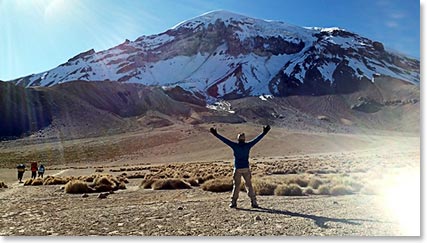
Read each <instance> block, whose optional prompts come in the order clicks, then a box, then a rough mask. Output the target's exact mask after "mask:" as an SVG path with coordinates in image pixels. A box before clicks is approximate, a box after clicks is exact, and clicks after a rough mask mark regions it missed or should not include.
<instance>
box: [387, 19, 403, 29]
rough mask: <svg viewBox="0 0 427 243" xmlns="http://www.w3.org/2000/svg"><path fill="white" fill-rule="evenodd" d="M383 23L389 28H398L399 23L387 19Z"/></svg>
mask: <svg viewBox="0 0 427 243" xmlns="http://www.w3.org/2000/svg"><path fill="white" fill-rule="evenodd" d="M385 25H386V26H387V27H389V28H399V27H400V25H399V23H398V22H396V21H392V20H390V21H387V22H386V23H385Z"/></svg>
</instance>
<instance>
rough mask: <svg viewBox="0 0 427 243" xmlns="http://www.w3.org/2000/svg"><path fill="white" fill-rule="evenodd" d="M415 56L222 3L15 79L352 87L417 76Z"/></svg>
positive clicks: (225, 94)
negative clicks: (265, 17) (244, 12)
mask: <svg viewBox="0 0 427 243" xmlns="http://www.w3.org/2000/svg"><path fill="white" fill-rule="evenodd" d="M419 67H420V63H419V61H418V60H414V59H412V58H408V57H406V56H404V55H397V54H395V53H394V52H388V51H387V49H386V48H385V47H384V46H383V44H382V43H380V42H377V41H373V40H370V39H368V38H365V37H362V36H359V35H357V34H356V33H352V32H349V31H346V30H344V29H340V28H336V27H333V28H320V27H310V28H307V27H299V26H295V25H291V24H286V23H283V22H279V21H267V20H261V19H255V18H251V17H247V16H243V15H240V14H235V13H232V12H228V11H224V10H220V11H212V12H208V13H205V14H203V15H200V16H198V17H195V18H193V19H190V20H187V21H184V22H182V23H180V24H178V25H176V26H175V27H173V28H171V29H169V30H167V31H165V32H163V33H160V34H157V35H151V36H141V37H139V38H137V39H136V40H135V41H129V40H126V41H125V42H123V43H122V44H120V45H118V46H115V47H112V48H110V49H108V50H105V51H99V52H95V51H94V50H89V51H86V52H82V53H80V54H78V55H76V56H75V57H73V58H70V59H69V60H68V61H67V62H66V63H64V64H61V65H59V66H58V67H56V68H54V69H51V70H49V71H47V72H43V73H40V74H34V75H30V76H26V77H23V78H19V79H16V80H14V82H15V83H16V84H18V85H22V86H52V85H55V84H59V83H63V82H69V81H74V80H87V81H103V80H110V81H118V82H127V83H143V84H146V85H156V86H164V87H175V86H180V87H182V88H183V89H185V90H187V91H191V92H193V93H194V94H198V95H203V96H205V97H207V99H208V100H211V99H213V100H215V99H218V98H223V99H232V98H238V97H243V96H260V95H275V96H287V95H295V94H310V95H313V94H314V95H316V94H317V95H320V94H332V93H349V92H354V91H357V90H358V89H359V88H360V87H366V86H367V85H369V84H370V83H372V81H373V78H374V77H377V76H379V75H382V76H387V77H391V78H394V79H399V80H403V81H405V82H410V83H413V84H419V80H420V77H419Z"/></svg>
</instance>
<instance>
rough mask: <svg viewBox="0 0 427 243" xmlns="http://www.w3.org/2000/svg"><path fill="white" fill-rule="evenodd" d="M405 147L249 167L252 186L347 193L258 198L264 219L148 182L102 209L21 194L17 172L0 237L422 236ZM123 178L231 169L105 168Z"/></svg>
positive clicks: (221, 199) (27, 190) (7, 193)
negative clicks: (314, 183)
mask: <svg viewBox="0 0 427 243" xmlns="http://www.w3.org/2000/svg"><path fill="white" fill-rule="evenodd" d="M397 140H398V139H397V138H396V141H397ZM404 141H405V143H402V145H401V146H400V149H399V146H397V145H398V144H399V143H396V144H395V146H391V145H390V144H387V146H385V147H382V148H381V147H378V148H376V149H375V151H372V150H358V151H351V152H331V153H311V154H304V155H298V154H295V155H289V156H275V157H258V158H256V159H255V160H252V171H253V174H254V180H255V181H256V180H264V181H267V182H269V183H271V184H274V183H278V184H280V183H281V182H280V181H283V180H285V179H286V178H288V179H289V178H290V176H294V177H295V176H300V177H301V178H303V179H304V178H306V179H307V180H308V179H313V178H315V179H316V178H317V179H319V180H321V181H323V183H324V185H327V183H330V185H331V188H329V189H332V185H334V183H335V184H337V183H338V182H339V183H341V184H340V185H341V186H345V187H346V188H348V189H347V191H344V193H324V192H322V191H321V189H320V187H319V188H317V189H314V190H313V191H312V192H309V191H308V190H307V189H308V187H310V185H304V183H301V184H299V185H300V187H301V189H303V192H304V193H303V194H302V196H278V195H258V202H259V205H260V206H261V208H260V209H252V208H250V202H249V199H248V198H247V196H246V195H245V193H244V192H241V193H240V199H239V201H238V208H237V209H229V208H228V203H229V197H230V192H221V193H217V192H211V191H205V190H203V189H202V187H201V186H193V187H192V189H183V190H152V189H143V188H141V187H140V184H141V181H142V180H143V179H142V178H133V179H129V183H128V184H127V185H126V187H127V188H126V189H125V190H119V191H115V192H114V193H113V194H110V195H108V197H107V198H106V199H98V194H99V193H90V194H88V195H89V196H88V197H86V198H84V197H82V194H67V193H65V192H64V189H63V186H61V185H42V186H23V185H22V184H18V183H16V182H15V179H14V178H13V177H14V175H15V173H14V170H12V169H2V170H1V175H2V178H4V179H3V180H4V181H6V184H8V185H9V188H6V189H0V202H1V206H0V215H1V216H0V217H1V220H0V235H150V236H155V235H191V236H198V235H204V236H217V235H236V236H237V235H239V236H242V235H243V236H248V235H251V236H252V235H263V236H266V235H298V236H303V235H304V236H305V235H318V236H320V235H337V236H343V235H344V236H350V235H368V236H384V235H417V234H419V232H420V231H419V229H420V228H419V219H420V218H419V208H420V207H419V194H417V193H419V159H420V158H419V144H418V146H417V142H418V141H419V140H418V138H413V139H408V138H406V140H404ZM410 141H411V142H410ZM411 143H412V144H411ZM411 148H412V149H411ZM95 168H96V167H95V166H93V167H92V166H86V167H82V168H76V167H73V168H71V167H66V166H64V168H58V169H57V170H52V169H51V170H50V171H48V173H47V174H48V175H49V174H51V175H53V174H55V175H57V176H81V175H89V174H93V173H95ZM98 169H99V167H98ZM124 171H125V173H126V174H127V175H128V176H129V175H131V174H134V173H140V174H143V175H145V177H146V178H148V176H147V175H155V174H156V173H157V175H158V174H159V173H163V174H162V175H163V177H165V175H166V178H168V176H167V174H168V173H175V172H176V174H173V175H169V177H180V176H183V174H185V173H187V172H188V174H189V176H191V175H190V174H191V173H192V172H194V171H197V173H200V172H204V173H205V174H206V173H207V174H209V173H210V174H212V175H213V176H214V177H215V178H218V177H221V178H230V176H231V165H230V162H229V161H212V162H203V163H202V162H200V163H194V162H193V163H172V164H170V163H167V164H156V165H148V164H145V163H144V164H141V165H139V167H135V165H133V167H132V166H127V167H126V166H124V167H120V168H119V167H118V166H112V167H107V166H104V167H103V172H102V173H110V174H113V175H119V174H121V173H124ZM134 171H136V172H134ZM99 173H101V172H99ZM194 174H195V172H194ZM10 175H13V176H10ZM414 175H415V177H414ZM28 176H29V175H28V172H26V177H28ZM417 176H418V177H417ZM186 177H188V176H184V177H183V178H186ZM201 184H202V183H201ZM312 189H313V188H312ZM306 192H307V193H306ZM258 194H259V193H258Z"/></svg>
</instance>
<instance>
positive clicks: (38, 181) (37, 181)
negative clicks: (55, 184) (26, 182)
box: [31, 177, 43, 186]
mask: <svg viewBox="0 0 427 243" xmlns="http://www.w3.org/2000/svg"><path fill="white" fill-rule="evenodd" d="M31 185H32V186H41V185H43V178H40V177H38V178H36V179H34V180H33V182H31Z"/></svg>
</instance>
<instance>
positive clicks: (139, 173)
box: [126, 172, 145, 179]
mask: <svg viewBox="0 0 427 243" xmlns="http://www.w3.org/2000/svg"><path fill="white" fill-rule="evenodd" d="M126 177H127V178H129V179H136V178H142V179H144V178H145V174H144V173H141V172H136V173H133V174H130V175H127V176H126Z"/></svg>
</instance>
